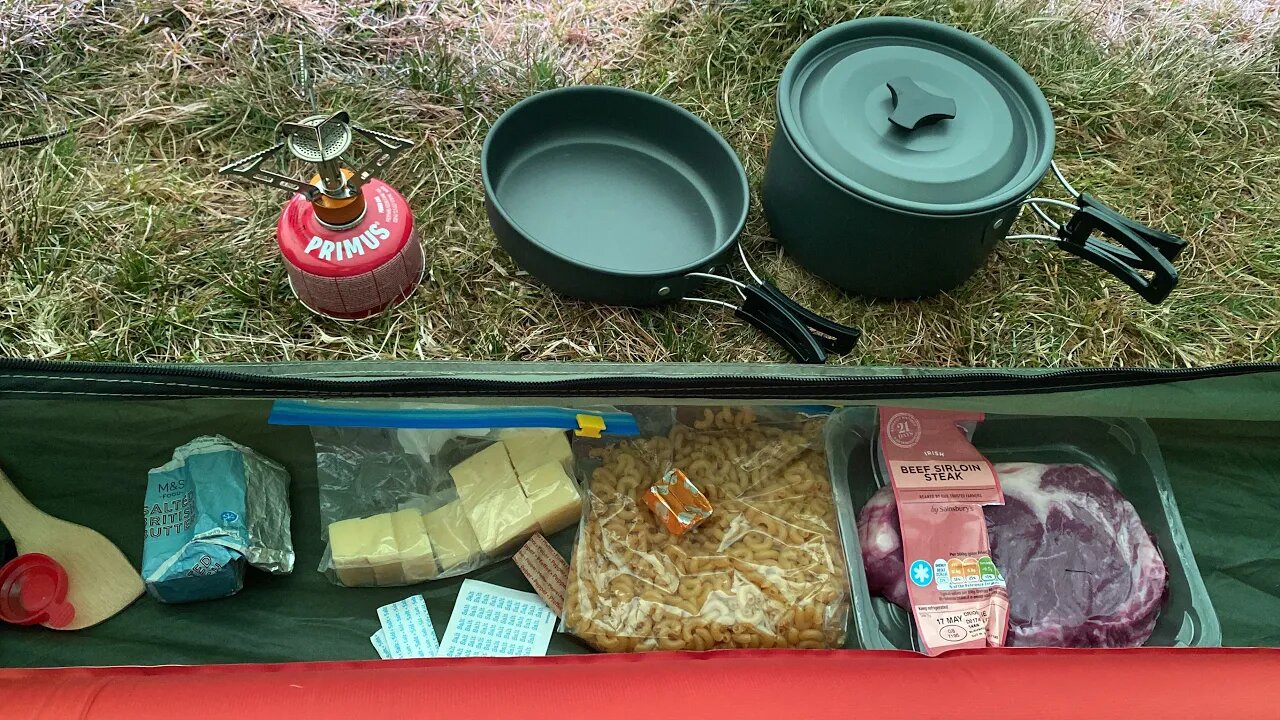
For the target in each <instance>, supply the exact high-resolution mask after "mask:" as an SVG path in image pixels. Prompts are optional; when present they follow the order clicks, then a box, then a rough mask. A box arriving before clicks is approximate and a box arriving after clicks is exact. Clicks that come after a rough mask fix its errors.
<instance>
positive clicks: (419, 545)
mask: <svg viewBox="0 0 1280 720" xmlns="http://www.w3.org/2000/svg"><path fill="white" fill-rule="evenodd" d="M391 527H392V529H394V530H395V534H396V547H397V548H398V549H399V551H400V552H399V559H400V567H401V571H402V572H403V573H404V579H405V582H411V583H414V582H421V581H423V580H427V579H429V578H433V577H435V576H436V559H435V557H434V556H433V555H432V554H431V540H429V539H428V538H427V527H426V524H425V523H424V522H423V519H422V513H421V512H419V511H417V510H414V509H407V510H400V511H399V512H394V513H391Z"/></svg>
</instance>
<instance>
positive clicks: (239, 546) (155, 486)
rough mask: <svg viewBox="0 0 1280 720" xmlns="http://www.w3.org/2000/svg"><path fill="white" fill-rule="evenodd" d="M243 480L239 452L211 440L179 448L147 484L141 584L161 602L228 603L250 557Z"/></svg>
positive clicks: (226, 443) (233, 446) (224, 442)
mask: <svg viewBox="0 0 1280 720" xmlns="http://www.w3.org/2000/svg"><path fill="white" fill-rule="evenodd" d="M247 494H248V491H247V477H246V470H245V461H244V454H243V453H242V452H241V450H240V446H238V445H236V444H235V443H232V442H231V441H230V440H227V439H226V438H222V437H218V436H206V437H199V438H196V439H195V440H192V441H191V442H189V443H187V444H186V445H183V446H182V447H179V448H178V449H177V450H175V451H174V453H173V459H172V460H170V461H169V462H168V463H167V464H165V465H163V466H162V467H158V468H155V469H153V470H151V471H150V472H149V473H148V476H147V497H146V507H145V509H144V512H143V521H144V524H145V532H146V534H145V540H144V543H143V550H142V577H143V580H144V581H145V583H146V588H147V592H149V593H150V594H151V595H152V596H153V597H155V598H156V599H157V600H159V601H161V602H166V603H184V602H195V601H198V600H212V599H215V598H221V597H227V596H229V595H234V594H235V593H236V592H238V591H239V590H240V588H241V587H242V586H243V584H244V572H245V565H246V556H247V554H248V550H249V544H250V541H249V527H248V521H247V518H246V510H247V503H248V498H247Z"/></svg>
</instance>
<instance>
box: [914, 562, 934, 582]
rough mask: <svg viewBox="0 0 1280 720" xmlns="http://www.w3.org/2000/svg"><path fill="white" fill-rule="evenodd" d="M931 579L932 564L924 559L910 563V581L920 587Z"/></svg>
mask: <svg viewBox="0 0 1280 720" xmlns="http://www.w3.org/2000/svg"><path fill="white" fill-rule="evenodd" d="M932 580H933V566H932V565H930V564H929V563H927V562H925V561H924V560H917V561H915V562H913V563H911V582H913V583H915V584H916V585H918V586H920V587H924V586H926V585H928V584H929V583H930V582H931V581H932Z"/></svg>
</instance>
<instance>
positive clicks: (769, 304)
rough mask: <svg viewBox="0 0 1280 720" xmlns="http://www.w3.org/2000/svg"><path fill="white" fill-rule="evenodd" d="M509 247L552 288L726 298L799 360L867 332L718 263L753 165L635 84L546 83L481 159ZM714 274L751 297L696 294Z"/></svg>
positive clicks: (626, 300)
mask: <svg viewBox="0 0 1280 720" xmlns="http://www.w3.org/2000/svg"><path fill="white" fill-rule="evenodd" d="M480 164H481V173H482V176H483V181H484V191H485V207H486V210H487V212H488V216H489V224H490V225H491V226H492V227H493V231H494V234H495V235H496V236H497V238H498V242H499V244H501V245H502V247H503V248H504V249H505V250H506V251H507V253H508V254H510V255H511V257H512V259H514V260H515V262H516V263H517V264H518V265H519V266H520V267H522V268H524V269H525V270H526V271H528V272H529V273H530V274H531V275H533V276H534V277H536V278H538V279H539V280H541V281H542V282H543V283H545V284H546V285H547V286H549V287H550V288H552V289H553V290H555V291H557V292H560V293H563V294H565V295H569V296H571V297H576V298H580V299H583V300H590V301H593V302H601V303H607V304H613V305H629V306H649V305H657V304H660V303H665V302H672V301H675V300H679V299H681V298H687V299H690V300H697V301H700V302H709V303H716V304H721V305H726V306H728V307H730V308H732V309H733V310H734V312H735V314H736V315H737V316H738V317H740V318H742V319H744V320H746V321H747V322H749V323H751V324H752V325H754V326H756V327H757V328H759V329H760V330H762V331H763V332H765V333H767V334H768V335H769V336H770V337H772V338H773V339H774V340H776V341H777V342H778V343H780V344H781V345H782V346H784V347H785V348H786V349H787V350H788V351H789V352H790V353H791V354H792V356H793V357H795V358H796V359H797V360H798V361H800V362H809V363H820V362H823V361H824V360H825V359H826V353H827V351H832V352H836V353H845V352H848V351H849V350H851V349H852V348H853V345H854V344H855V343H856V342H857V340H858V337H859V335H860V332H859V331H858V330H857V329H855V328H850V327H845V326H843V325H840V324H838V323H835V322H832V321H830V320H827V319H825V318H822V317H820V316H818V315H816V314H814V313H812V312H810V311H808V310H806V309H805V308H803V307H801V306H800V305H798V304H796V303H795V302H793V301H792V300H790V299H789V298H787V297H786V296H785V295H784V294H783V293H782V292H780V291H779V290H778V289H777V288H775V287H773V286H772V285H770V284H769V283H767V282H765V281H763V280H762V279H761V278H760V277H759V276H758V275H756V274H755V272H754V271H752V270H751V268H750V266H749V265H748V266H747V270H748V273H749V274H750V277H751V279H750V281H748V282H741V281H738V280H736V279H734V278H732V277H729V276H727V275H722V274H719V273H717V272H716V270H717V269H718V268H721V267H723V266H724V265H725V264H726V263H727V262H728V261H729V260H730V259H731V256H732V255H733V254H734V252H735V249H736V250H737V254H739V255H740V256H742V260H743V262H744V264H745V263H746V256H745V254H744V253H743V252H742V250H741V248H740V247H738V236H739V234H741V232H742V228H743V226H744V225H745V223H746V219H747V208H748V204H749V202H748V201H749V194H748V189H747V175H746V172H745V171H744V170H743V168H742V163H741V162H739V161H738V157H737V156H736V155H735V154H734V152H733V149H732V148H730V147H729V144H728V143H726V142H725V141H724V138H722V137H720V136H719V135H718V134H716V132H715V131H714V130H712V129H711V126H709V125H707V124H706V123H705V122H703V121H702V120H700V119H698V118H697V117H696V116H694V115H693V114H692V113H690V112H689V111H687V110H685V109H683V108H681V107H679V106H678V105H675V104H673V103H670V102H668V101H666V100H662V99H660V98H657V97H655V96H653V95H649V94H646V93H642V92H638V91H635V90H628V89H625V88H617V87H608V86H595V85H584V86H577V87H568V88H561V89H557V90H548V91H545V92H542V93H538V94H536V95H533V96H531V97H528V98H526V99H524V100H522V101H521V102H519V103H517V104H516V105H514V106H512V107H511V108H510V109H509V110H507V111H506V112H505V113H503V115H502V116H501V117H500V118H498V120H497V121H496V122H495V123H494V124H493V127H491V128H490V129H489V133H488V135H487V136H486V137H485V142H484V149H483V151H482V153H481V157H480ZM708 281H717V282H724V283H728V284H730V285H732V286H733V287H734V288H735V290H736V291H737V293H738V295H739V297H740V298H741V302H740V303H739V304H737V305H732V304H729V303H725V302H723V301H720V300H712V299H707V298H699V297H693V296H694V295H695V294H696V293H697V292H698V291H699V289H700V288H702V287H703V286H704V285H705V284H706V283H707V282H708Z"/></svg>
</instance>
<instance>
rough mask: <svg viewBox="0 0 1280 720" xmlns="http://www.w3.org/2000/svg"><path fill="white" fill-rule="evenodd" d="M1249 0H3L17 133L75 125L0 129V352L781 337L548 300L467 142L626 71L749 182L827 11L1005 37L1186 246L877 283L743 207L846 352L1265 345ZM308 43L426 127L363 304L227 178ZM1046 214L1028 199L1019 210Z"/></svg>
mask: <svg viewBox="0 0 1280 720" xmlns="http://www.w3.org/2000/svg"><path fill="white" fill-rule="evenodd" d="M1242 1H1244V4H1243V5H1241V4H1239V3H1237V5H1236V6H1233V7H1234V9H1230V8H1228V9H1227V10H1230V11H1229V12H1228V11H1227V10H1224V9H1223V8H1224V7H1226V6H1225V5H1223V3H1222V2H1220V1H1219V2H1216V3H1207V2H1201V3H1194V4H1189V3H1176V6H1175V4H1173V3H1170V2H1165V3H1163V4H1158V3H1157V4H1152V5H1149V6H1140V7H1141V8H1142V13H1139V14H1138V15H1136V16H1135V14H1134V12H1133V11H1132V10H1130V11H1129V12H1127V13H1124V14H1118V13H1117V12H1115V11H1114V10H1113V9H1112V8H1111V6H1110V5H1108V4H1107V3H1106V2H1101V1H1098V0H1095V1H1094V2H1093V3H1092V4H1090V5H1087V6H1085V5H1071V6H1069V7H1065V8H1064V7H1063V6H1062V5H1061V3H1058V4H1057V6H1056V7H1055V6H1050V5H1049V4H1048V3H1046V2H1018V1H1017V0H1006V1H1004V2H996V1H995V0H950V1H942V0H875V1H870V2H851V1H847V0H825V1H818V0H742V1H739V2H720V3H711V4H706V3H690V2H675V1H674V0H672V1H670V2H664V1H661V0H616V1H615V2H600V1H597V2H571V1H569V0H558V1H557V0H543V1H539V2H528V3H512V2H503V3H497V2H493V1H492V0H438V1H437V2H430V3H428V2H405V1H403V0H354V1H353V2H348V3H343V4H342V5H338V4H336V3H328V2H320V1H319V0H314V1H313V0H292V1H289V2H285V1H283V0H276V1H275V2H263V0H221V1H219V2H213V1H212V0H209V1H207V2H188V3H182V4H172V3H162V2H154V3H152V2H103V1H101V0H99V1H97V2H86V3H57V4H54V3H49V2H44V3H41V2H32V1H29V0H0V3H4V4H7V5H8V6H9V7H8V9H7V10H5V11H3V12H2V13H0V140H4V139H7V138H11V137H15V136H18V135H24V134H32V133H37V132H42V131H45V130H48V129H52V128H54V127H56V126H59V125H63V124H71V125H73V126H74V128H75V130H74V132H73V133H72V134H71V135H70V136H68V137H65V138H62V139H60V140H58V141H56V142H54V143H52V144H50V145H48V146H46V147H43V148H27V149H13V150H0V187H4V188H5V190H4V191H3V194H2V195H0V355H4V356H24V357H41V358H57V359H78V360H126V361H129V360H131V361H143V360H146V361H161V360H168V361H231V360H263V361H268V360H294V359H326V358H327V359H346V358H369V357H383V358H473V359H529V360H542V359H588V360H596V359H610V360H631V361H639V362H647V361H656V360H716V361H729V360H745V361H754V360H783V359H785V358H784V356H783V355H782V354H781V353H780V351H779V350H777V349H776V348H775V347H774V346H773V345H771V344H770V343H769V342H768V341H767V340H766V339H764V338H762V337H761V336H759V335H758V334H757V333H756V332H754V331H753V330H752V329H751V328H749V327H746V326H744V325H742V324H741V323H739V322H738V321H737V320H735V319H734V318H732V317H731V316H730V315H729V313H727V312H726V311H723V310H722V309H719V308H716V307H714V306H707V305H703V304H699V303H678V304H674V305H671V306H668V307H666V308H662V309H658V310H648V311H635V310H629V309H625V308H613V307H606V306H598V305H589V304H585V303H580V302H576V301H573V300H568V299H564V298H560V297H557V296H554V295H552V294H551V293H550V292H549V291H547V290H546V289H544V288H543V287H541V286H540V285H539V284H538V283H537V282H536V281H535V280H533V279H531V278H529V277H528V276H527V275H525V274H523V273H522V272H520V271H519V269H518V268H516V267H515V266H514V264H513V263H512V262H511V260H510V259H509V258H508V257H507V256H506V255H505V254H504V253H502V252H501V250H499V249H498V248H497V247H496V246H495V244H494V241H493V239H492V235H491V233H490V231H489V229H488V225H487V222H486V220H485V217H484V212H483V207H482V193H481V190H480V183H479V166H478V161H479V148H480V143H481V142H482V141H483V138H484V134H485V130H486V128H487V126H488V124H489V123H490V122H492V120H493V119H494V118H495V117H497V115H498V114H500V113H501V111H502V110H503V109H504V108H506V107H508V106H510V105H511V104H512V103H514V102H515V101H517V100H518V99H520V98H521V97H524V96H526V95H527V94H529V93H530V92H534V91H536V90H539V89H544V88H548V87H554V86H557V85H562V84H567V83H573V82H604V83H612V84H622V85H628V86H633V87H637V88H640V89H644V90H648V91H651V92H655V93H658V94H661V95H663V96H666V97H668V98H670V99H672V100H674V101H676V102H678V103H681V104H682V105H684V106H685V107H687V108H689V109H690V110H693V111H694V112H696V113H698V114H699V115H701V116H702V117H704V118H705V119H707V120H708V121H709V122H711V123H712V124H713V125H714V126H715V127H716V128H717V129H718V130H720V131H721V132H722V133H723V134H724V135H725V137H726V139H728V141H729V142H730V144H731V145H733V147H734V148H735V149H736V150H737V151H738V153H739V155H740V156H741V157H742V159H743V162H744V164H745V165H746V167H747V170H748V173H749V175H750V176H751V179H752V182H753V186H754V185H756V184H758V182H759V180H760V178H761V176H762V173H763V167H764V160H765V156H766V151H767V148H768V143H769V139H770V136H771V133H772V131H773V127H774V119H773V113H772V104H773V93H774V88H775V84H776V81H777V78H778V75H779V73H780V72H781V70H782V67H783V65H784V64H785V63H786V60H787V58H788V57H789V56H790V54H791V53H792V52H793V51H794V50H795V48H796V47H797V46H798V45H799V44H800V43H801V42H803V40H804V39H805V38H807V37H808V36H810V35H812V34H813V33H815V32H817V31H818V30H820V29H822V28H824V27H826V26H828V25H830V24H832V23H835V22H838V21H840V20H844V19H849V18H853V17H860V16H866V15H875V14H903V15H914V16H919V17H926V18H931V19H935V20H940V21H943V22H947V23H950V24H953V25H957V26H960V27H962V28H964V29H966V30H969V31H971V32H975V33H977V34H978V35H980V36H982V37H984V38H986V39H987V40H989V41H991V42H993V43H995V44H996V45H997V46H999V47H1000V48H1002V49H1003V50H1005V51H1006V52H1008V53H1009V54H1010V55H1012V56H1013V57H1014V59H1016V60H1017V61H1018V62H1019V63H1021V64H1022V65H1023V66H1024V67H1026V68H1027V69H1028V70H1029V71H1030V72H1031V74H1032V75H1033V76H1034V77H1035V78H1036V79H1037V81H1038V82H1039V83H1040V85H1041V87H1042V88H1043V89H1044V91H1045V94H1046V96H1047V97H1048V99H1049V101H1050V104H1051V105H1052V107H1053V111H1054V116H1055V119H1056V121H1057V125H1058V128H1057V144H1058V149H1057V154H1056V157H1057V159H1058V162H1059V164H1060V165H1061V166H1062V167H1063V169H1064V171H1065V172H1066V173H1067V175H1068V177H1070V178H1071V179H1072V180H1073V182H1074V183H1075V184H1076V186H1077V187H1080V188H1085V189H1088V190H1089V191H1092V192H1094V193H1095V194H1097V195H1099V196H1101V197H1102V198H1103V199H1104V200H1105V201H1107V202H1108V203H1109V204H1110V205H1112V206H1113V207H1116V208H1118V209H1120V210H1122V211H1126V212H1130V213H1132V214H1134V215H1135V216H1136V217H1138V218H1139V219H1141V220H1143V221H1145V222H1148V223H1150V224H1153V225H1155V226H1157V227H1163V228H1167V229H1169V230H1171V231H1173V232H1176V233H1178V234H1181V235H1183V236H1184V237H1186V238H1187V239H1188V240H1189V241H1190V242H1191V247H1190V249H1189V250H1188V251H1187V252H1186V253H1185V254H1184V258H1183V259H1182V260H1180V262H1179V266H1180V269H1181V271H1182V274H1183V280H1182V283H1181V285H1180V286H1179V288H1178V289H1177V290H1176V291H1175V293H1174V295H1173V296H1172V297H1171V298H1170V300H1169V301H1168V302H1166V303H1165V304H1164V305H1161V306H1155V307H1153V306H1150V305H1147V304H1146V303H1144V302H1143V301H1142V300H1140V299H1138V298H1137V297H1136V296H1134V295H1133V294H1132V293H1130V292H1128V290H1127V288H1125V287H1124V286H1123V285H1121V284H1119V283H1118V282H1116V281H1114V280H1111V279H1108V278H1106V277H1104V276H1103V275H1102V274H1101V273H1100V271H1097V270H1095V269H1094V268H1093V267H1092V266H1090V265H1088V264H1086V263H1084V262H1082V261H1080V260H1077V259H1074V258H1072V257H1070V256H1068V255H1066V254H1064V253H1061V252H1058V251H1056V250H1054V249H1052V248H1051V247H1049V246H1046V245H1043V244H1035V243H1019V242H1013V241H1010V242H1007V243H1004V244H1003V245H1001V246H1000V247H999V249H998V250H997V252H996V254H995V256H994V257H993V258H992V260H991V262H990V263H989V264H988V265H987V266H986V267H985V268H983V269H982V270H981V271H980V272H979V273H978V274H977V275H976V276H975V277H974V278H973V279H972V280H971V281H970V282H969V283H967V284H966V285H965V286H963V287H962V288H960V289H958V290H957V291H955V292H953V293H950V294H948V295H944V296H940V297H936V298H932V299H928V300H923V301H918V302H876V301H868V300H865V299H862V298H857V297H853V296H849V295H846V294H843V293H840V292H838V291H836V290H834V289H833V288H831V287H829V286H827V285H825V284H823V283H822V282H820V281H818V280H816V279H814V278H813V277H812V276H809V275H807V274H806V273H804V272H803V271H801V270H800V269H799V268H798V267H797V266H795V265H794V263H792V262H791V261H790V260H788V259H787V258H786V257H785V256H784V255H783V254H782V253H781V252H780V250H779V248H778V247H777V246H776V245H775V244H774V243H773V242H772V241H771V240H770V239H769V237H768V229H767V227H766V226H765V224H764V223H763V219H762V217H761V213H760V211H759V208H758V207H755V208H753V211H752V214H751V219H750V222H749V226H748V229H747V232H746V234H745V236H744V238H743V242H744V244H745V246H746V248H747V249H748V250H749V252H750V254H751V256H752V257H753V259H754V262H755V265H756V267H757V269H758V270H762V271H764V273H765V274H767V275H769V276H771V277H772V278H773V279H774V280H775V282H776V283H777V284H778V285H779V286H781V287H782V288H784V289H785V290H787V291H788V292H791V293H793V295H794V296H795V297H796V298H797V299H799V300H800V301H801V302H803V303H805V304H808V305H809V306H811V307H813V308H814V309H816V310H818V311H820V312H822V313H825V314H827V315H829V316H831V317H833V318H835V319H838V320H841V321H844V322H849V323H852V324H856V325H858V326H860V327H862V328H863V329H864V331H865V332H866V335H865V338H864V340H863V342H862V343H861V345H860V346H859V347H858V349H857V350H856V351H855V352H854V353H853V354H852V355H850V356H848V357H846V358H842V359H841V360H840V361H841V362H849V363H892V364H912V365H983V366H1060V365H1090V366H1097V365H1122V364H1123V365H1147V366H1187V365H1203V364H1208V363H1215V362H1228V361H1244V360H1271V359H1275V357H1276V356H1277V351H1278V350H1280V233H1278V232H1277V229H1276V228H1277V226H1278V225H1280V200H1278V199H1280V82H1277V80H1278V79H1280V78H1277V64H1278V63H1280V41H1278V40H1277V34H1276V26H1277V24H1278V23H1277V18H1276V14H1275V13H1274V12H1271V13H1270V14H1268V11H1266V10H1265V5H1263V6H1259V5H1258V4H1257V3H1256V1H1255V2H1253V3H1252V4H1250V3H1249V2H1248V1H1247V0H1242ZM1130 7H1132V6H1130ZM1259 7H1263V8H1264V9H1261V10H1260V9H1259ZM1242 8H1243V9H1242ZM1250 13H1253V14H1250ZM300 54H301V56H302V57H303V58H304V59H305V61H306V62H305V64H306V75H308V76H310V77H311V78H313V83H314V96H315V97H316V98H317V99H318V102H319V104H320V107H321V108H322V109H339V108H345V109H347V110H349V111H350V112H351V114H352V116H353V117H354V118H356V119H357V120H358V121H359V122H361V123H362V124H364V125H366V126H368V127H373V128H377V129H383V130H386V131H388V132H391V133H394V134H399V135H402V136H405V137H410V138H412V139H413V140H415V141H416V142H417V143H418V144H417V146H416V147H415V148H414V149H413V150H412V151H410V152H409V153H408V154H406V155H405V156H404V157H403V158H402V160H401V161H400V163H399V164H398V165H396V166H394V167H393V168H392V170H391V171H390V172H389V173H388V176H387V180H388V181H389V182H391V184H392V185H394V186H396V187H397V188H399V189H400V190H401V191H402V192H404V193H405V194H406V196H407V197H408V199H409V202H410V205H411V206H412V207H413V209H414V211H415V213H416V218H417V222H418V225H419V227H420V228H421V237H422V240H423V242H424V246H425V248H426V252H427V262H428V268H429V276H428V279H427V281H426V283H425V284H424V286H423V287H422V288H421V289H420V290H419V291H418V293H417V294H416V295H415V296H414V297H413V298H412V300H411V301H410V302H409V303H407V304H405V305H403V306H401V308H399V309H397V310H395V311H393V312H390V313H387V314H385V315H383V316H381V317H378V318H375V319H372V320H369V321H366V322H362V323H359V324H355V325H351V324H345V323H337V322H333V321H329V320H324V319H321V318H317V317H315V316H313V315H311V314H310V313H308V312H307V311H306V310H304V309H303V308H301V307H300V306H299V305H298V303H297V302H296V301H295V300H294V299H293V297H292V296H291V294H290V292H289V290H288V286H287V284H286V282H285V275H284V271H283V269H282V267H281V263H280V261H279V260H278V258H277V253H276V250H275V248H274V242H273V235H274V223H275V218H276V215H277V214H278V212H279V209H280V207H281V206H282V205H283V204H284V201H285V198H284V197H283V196H282V195H281V193H278V192H272V191H270V190H268V189H266V188H249V187H245V186H242V185H240V184H237V183H235V182H233V181H231V180H228V179H225V178H222V177H219V176H217V175H216V169H217V168H218V167H219V166H221V165H222V164H223V163H225V162H226V161H227V160H229V159H231V158H234V157H237V156H241V155H244V154H247V153H248V152H250V151H252V150H255V149H258V148H260V147H263V146H265V145H266V144H267V143H268V142H269V141H270V139H271V137H272V133H273V131H274V127H275V124H276V122H277V121H278V120H279V119H282V118H296V117H300V116H303V115H306V114H309V113H310V112H311V93H310V92H309V91H308V89H307V86H306V84H305V83H303V82H302V76H303V70H302V68H301V67H300V62H299V58H300ZM1042 190H1043V191H1044V193H1056V192H1057V188H1056V187H1054V186H1052V185H1051V184H1049V183H1046V184H1045V186H1044V187H1043V188H1042ZM1035 229H1036V228H1035V227H1034V226H1033V224H1031V223H1030V222H1029V221H1027V220H1025V219H1024V220H1022V221H1020V223H1019V225H1018V226H1016V228H1015V231H1022V232H1031V231H1034V230H1035ZM739 272H740V271H739Z"/></svg>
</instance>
